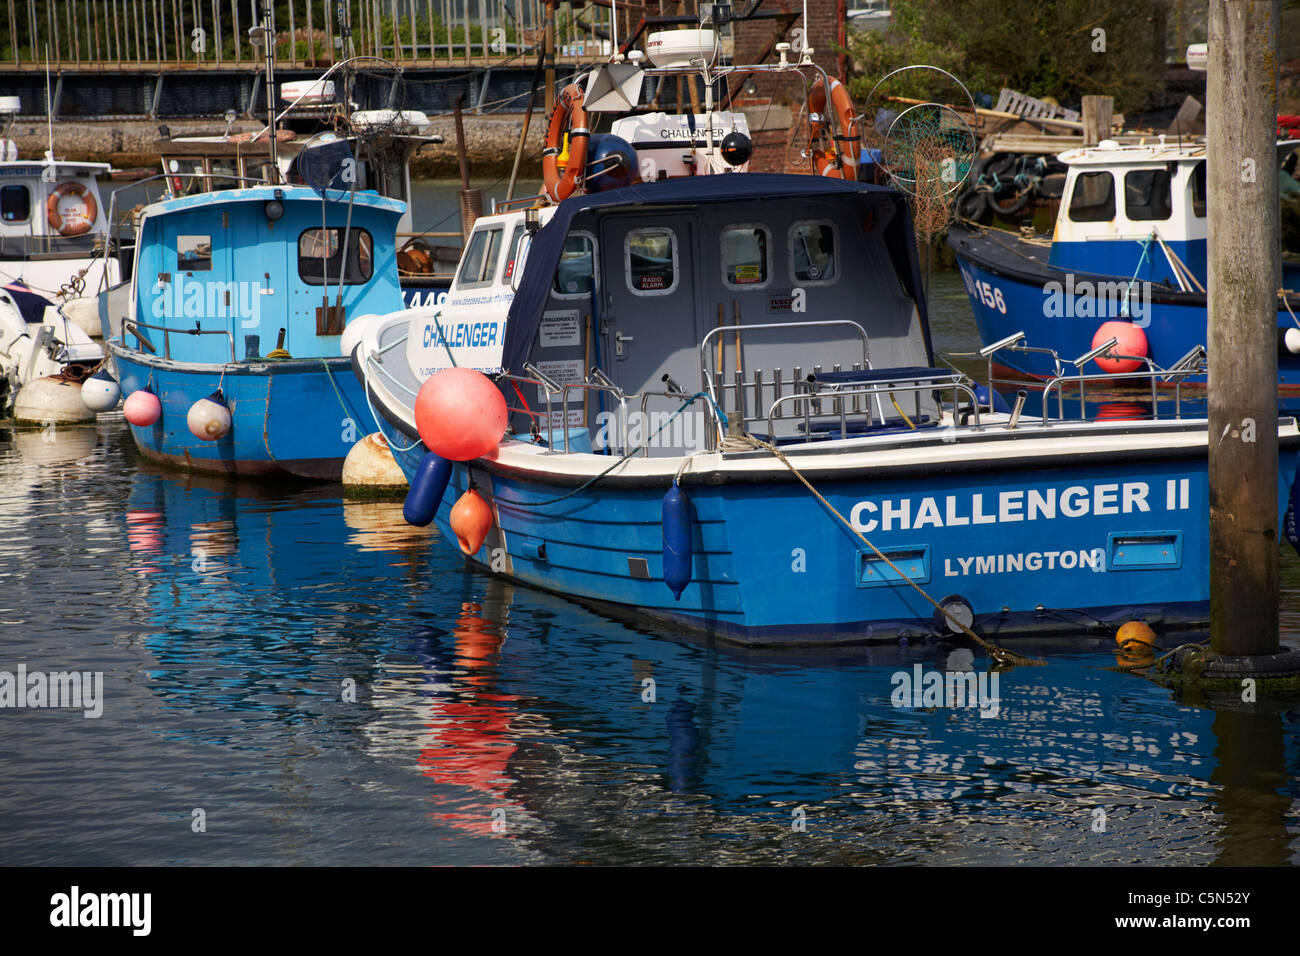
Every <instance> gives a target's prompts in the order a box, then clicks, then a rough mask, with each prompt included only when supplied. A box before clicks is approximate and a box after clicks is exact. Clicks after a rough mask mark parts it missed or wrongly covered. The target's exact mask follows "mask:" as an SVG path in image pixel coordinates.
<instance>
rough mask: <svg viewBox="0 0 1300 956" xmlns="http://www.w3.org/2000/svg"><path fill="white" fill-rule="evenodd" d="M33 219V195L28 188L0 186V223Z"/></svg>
mask: <svg viewBox="0 0 1300 956" xmlns="http://www.w3.org/2000/svg"><path fill="white" fill-rule="evenodd" d="M31 218H32V194H31V192H30V190H28V188H27V187H26V186H0V222H26V221H27V220H28V219H31Z"/></svg>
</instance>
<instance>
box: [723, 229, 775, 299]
mask: <svg viewBox="0 0 1300 956" xmlns="http://www.w3.org/2000/svg"><path fill="white" fill-rule="evenodd" d="M730 229H737V230H739V229H760V230H762V232H763V280H762V281H761V282H732V281H731V280H730V279H729V278H728V269H727V257H726V247H727V231H728V230H730ZM772 236H773V233H772V229H771V227H770V226H768V225H767V223H764V222H729V223H726V224H725V225H723V226H722V228H720V229H719V230H718V262H719V265H720V266H721V268H722V285H723V288H726V289H731V290H733V291H736V292H744V291H745V290H747V289H766V288H767V287H768V286H769V285H771V284H772V275H773V273H774V272H775V271H776V269H775V263H774V262H773V258H774V257H773V255H772Z"/></svg>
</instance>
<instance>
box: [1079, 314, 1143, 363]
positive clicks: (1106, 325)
mask: <svg viewBox="0 0 1300 956" xmlns="http://www.w3.org/2000/svg"><path fill="white" fill-rule="evenodd" d="M1110 338H1114V339H1118V342H1117V343H1116V345H1115V347H1114V348H1113V349H1111V351H1112V352H1113V353H1114V354H1116V355H1140V356H1142V357H1143V358H1145V357H1146V356H1147V355H1148V354H1150V353H1149V352H1148V348H1149V345H1148V344H1147V334H1146V333H1145V332H1143V331H1142V330H1141V329H1140V328H1138V327H1137V326H1136V325H1134V324H1133V323H1132V322H1126V321H1124V320H1122V319H1112V320H1111V321H1110V322H1103V323H1102V324H1101V327H1100V328H1098V329H1097V332H1096V334H1095V335H1093V337H1092V347H1093V348H1096V347H1097V346H1098V345H1101V343H1102V342H1105V341H1106V340H1107V339H1110ZM1093 361H1095V362H1096V363H1097V367H1098V368H1099V369H1101V370H1102V371H1103V372H1115V373H1119V372H1136V371H1137V370H1138V369H1140V368H1141V367H1142V363H1141V362H1139V361H1137V359H1114V358H1098V359H1094V360H1093Z"/></svg>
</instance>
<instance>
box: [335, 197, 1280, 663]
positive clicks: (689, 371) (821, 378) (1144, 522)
mask: <svg viewBox="0 0 1300 956" xmlns="http://www.w3.org/2000/svg"><path fill="white" fill-rule="evenodd" d="M541 212H542V213H549V215H547V216H545V225H543V226H541V227H540V228H539V229H538V231H537V233H536V236H535V238H533V239H532V241H531V242H530V243H529V245H528V248H527V250H526V260H525V263H524V266H523V268H522V275H521V276H520V277H519V278H518V280H517V282H516V283H515V284H516V285H517V286H518V289H517V292H516V293H515V294H514V295H513V297H512V298H511V299H510V301H509V305H508V307H507V308H508V313H507V314H506V315H504V316H503V315H502V314H501V311H504V309H502V310H501V311H498V312H497V313H496V315H493V313H492V312H491V310H490V308H488V307H484V308H483V309H482V310H481V312H480V313H479V314H478V316H477V318H473V317H467V318H461V317H459V316H457V315H452V314H449V313H451V312H452V310H451V309H450V308H449V309H445V310H444V311H443V312H442V313H441V314H438V313H433V312H428V313H426V314H424V315H423V316H420V315H415V316H412V315H409V314H402V315H399V316H395V317H390V318H389V319H388V320H387V321H385V320H384V319H371V320H366V321H365V322H364V323H363V328H361V329H359V330H358V332H361V333H362V334H361V336H360V339H359V342H358V344H357V346H356V354H355V358H354V365H355V366H356V367H357V369H358V370H359V371H360V373H361V377H362V378H363V379H364V380H365V381H366V382H367V384H368V388H369V390H370V395H371V397H372V399H373V401H374V403H375V406H376V408H377V410H378V412H379V415H380V419H381V421H380V425H381V428H382V429H383V430H384V432H385V434H386V435H387V436H388V438H389V442H390V445H392V447H393V448H394V451H395V453H396V455H397V458H398V461H399V463H400V464H401V466H402V468H403V469H404V471H405V472H406V473H407V475H408V477H409V478H410V479H411V480H412V482H413V489H412V494H413V495H415V494H416V493H417V492H420V491H423V490H425V489H426V488H427V487H428V486H429V481H428V475H429V474H432V473H433V472H434V470H436V469H435V466H436V464H437V463H436V461H435V462H434V464H433V465H430V464H427V463H428V462H429V460H430V459H429V455H430V452H429V451H428V448H427V446H426V445H425V444H424V442H423V441H422V440H421V438H420V432H421V429H420V427H419V426H420V423H419V422H418V421H417V415H416V411H415V398H416V396H417V394H418V393H419V390H420V388H421V387H422V383H423V382H424V381H425V380H426V379H428V378H429V377H430V376H431V375H433V374H434V373H435V372H437V371H438V370H439V369H445V368H448V367H449V366H451V365H452V364H453V363H455V364H457V365H468V366H471V367H478V368H481V369H486V370H488V371H494V370H495V377H496V381H497V382H498V383H499V384H500V386H501V388H502V390H503V391H504V394H505V395H506V397H507V398H508V400H509V405H510V412H511V431H510V432H509V433H508V434H507V436H506V438H505V439H504V440H503V441H502V442H501V443H500V446H499V447H498V448H497V449H496V450H495V451H494V452H493V453H492V454H490V455H488V456H486V457H482V458H479V459H477V460H474V461H470V462H466V463H462V464H456V465H455V466H454V467H453V468H451V469H450V475H449V478H448V481H447V484H446V486H445V491H443V490H442V489H441V488H437V487H436V486H435V490H436V491H437V500H436V517H435V520H436V521H437V523H438V525H439V527H440V528H441V529H442V530H443V532H444V535H445V536H446V537H447V538H448V540H453V541H454V540H456V534H455V533H454V532H455V529H454V528H453V523H452V517H451V510H452V507H453V505H454V504H455V503H456V502H457V501H458V500H459V499H460V498H461V497H462V496H465V495H466V494H467V493H468V492H470V490H471V485H472V486H473V487H474V489H475V494H477V495H479V496H481V497H482V498H483V499H484V501H485V502H486V503H487V504H488V506H489V508H490V515H491V521H490V528H489V530H488V533H487V535H486V537H485V538H484V539H483V541H482V542H481V544H478V545H475V546H472V547H471V548H470V555H469V556H470V558H471V560H473V561H475V562H476V563H479V564H481V565H483V566H484V567H485V568H488V569H489V570H491V571H493V572H495V573H497V574H501V575H504V576H507V577H510V578H513V579H515V580H518V581H522V582H524V583H527V584H530V585H533V586H536V587H540V588H545V589H548V590H552V591H556V592H559V593H561V594H564V595H566V596H568V597H571V598H574V599H577V600H580V601H583V602H585V603H588V604H591V605H596V606H599V607H601V608H604V609H606V610H609V611H614V612H621V613H623V614H626V615H630V616H634V617H636V618H638V619H643V620H653V621H658V622H662V623H665V624H668V625H673V626H681V627H683V628H686V629H690V630H695V631H704V632H708V633H710V634H715V635H718V636H721V637H723V638H726V639H730V640H733V641H737V642H740V643H745V644H762V643H800V642H819V643H851V642H861V641H876V640H896V639H898V638H899V637H901V636H921V635H927V634H933V633H944V632H946V630H947V629H949V628H950V627H951V626H952V618H955V619H956V620H958V621H961V622H964V623H966V624H967V625H969V626H973V627H974V628H975V629H976V630H978V631H979V632H981V633H984V634H1007V633H1015V632H1030V633H1035V634H1042V633H1044V632H1048V631H1052V630H1077V629H1080V628H1083V627H1095V626H1104V625H1110V626H1115V625H1117V624H1119V623H1122V622H1124V621H1127V620H1131V619H1142V620H1145V621H1147V622H1148V623H1150V624H1153V625H1157V626H1164V627H1180V626H1192V625H1197V624H1201V623H1204V622H1205V621H1206V620H1207V619H1208V598H1209V580H1208V571H1207V569H1208V558H1209V551H1208V549H1209V540H1208V527H1207V522H1206V519H1205V515H1206V513H1207V508H1208V501H1207V468H1206V449H1207V443H1206V423H1205V420H1204V419H1203V418H1189V417H1187V416H1185V415H1181V414H1177V413H1174V412H1167V417H1161V418H1157V419H1153V420H1146V421H1114V420H1104V419H1097V418H1092V419H1089V418H1087V417H1084V416H1083V415H1078V414H1076V413H1075V412H1074V407H1075V406H1074V402H1073V401H1072V400H1071V401H1070V402H1068V403H1064V405H1065V407H1064V409H1063V413H1060V414H1057V413H1056V411H1057V407H1058V402H1057V401H1054V400H1052V399H1056V400H1059V399H1062V398H1063V397H1065V396H1067V395H1068V396H1069V397H1070V398H1071V399H1073V398H1074V397H1075V395H1076V394H1077V393H1083V394H1084V395H1086V394H1087V389H1088V387H1089V386H1091V385H1092V384H1093V383H1095V382H1096V381H1097V378H1098V376H1096V375H1091V376H1090V375H1086V374H1082V373H1080V374H1076V375H1062V376H1060V377H1059V378H1056V379H1054V380H1053V382H1052V383H1051V385H1050V388H1049V392H1048V398H1049V401H1047V402H1046V403H1045V406H1046V408H1047V409H1048V414H1047V415H1045V416H1043V417H1041V418H1038V417H1036V418H1035V419H1034V420H1032V421H1031V420H1029V419H1027V418H1025V417H1023V416H1022V414H1021V412H1020V409H1019V408H1012V409H1010V411H1003V412H999V411H994V410H993V409H992V408H991V407H990V406H988V405H987V404H983V403H982V402H981V401H980V398H979V397H977V395H976V386H975V383H974V382H973V381H970V380H969V379H967V378H966V377H965V376H963V375H960V374H958V373H954V372H953V371H951V370H948V369H940V368H936V367H934V363H933V361H932V358H931V356H932V354H933V352H932V346H931V343H930V338H929V333H928V327H927V322H926V313H925V301H924V296H923V293H922V291H921V289H922V287H921V283H920V278H919V275H918V272H917V268H916V263H915V260H914V257H913V253H912V249H913V248H914V247H913V245H912V233H911V227H910V223H909V218H908V213H907V210H906V206H905V203H904V202H903V200H902V197H901V196H899V195H898V194H897V193H895V192H893V191H891V190H888V189H885V188H882V187H876V186H871V185H867V184H857V183H843V182H833V181H829V180H825V179H821V178H815V177H787V176H769V175H757V174H751V175H747V176H731V177H724V178H722V179H720V180H717V179H714V180H702V179H699V178H693V179H686V180H675V181H668V182H659V183H650V184H642V185H634V186H629V187H625V188H622V189H617V190H612V191H609V192H604V193H597V194H590V195H585V196H578V197H573V198H570V199H568V200H566V201H564V202H563V203H561V204H559V205H558V206H555V207H547V208H546V209H543V210H541ZM538 218H539V219H541V218H543V217H541V216H539V217H538ZM527 229H528V225H527V223H526V222H525V221H524V216H523V215H522V214H520V215H514V216H512V215H509V214H503V215H501V216H488V217H484V219H483V220H480V222H479V224H478V225H477V226H476V228H475V232H474V234H473V235H471V237H470V245H469V250H470V255H469V256H467V259H466V262H465V264H464V265H463V266H462V273H461V274H460V275H459V276H458V277H457V280H456V283H454V284H453V287H452V290H451V293H450V296H449V301H450V302H452V303H455V302H457V301H458V300H459V299H461V297H468V296H469V294H470V291H471V290H469V289H464V288H462V287H461V285H460V284H461V283H462V280H463V279H465V278H466V277H467V276H476V277H478V278H479V279H480V280H481V279H482V277H483V276H484V271H483V268H484V267H483V263H482V262H481V261H478V262H477V266H476V260H475V259H473V258H472V254H473V251H474V250H475V248H479V249H480V250H482V249H485V248H487V247H489V246H491V245H493V244H494V243H505V242H506V241H507V240H508V239H509V237H511V236H512V235H519V236H526V235H527ZM737 229H744V230H746V231H747V232H748V233H749V235H751V236H753V235H758V236H761V237H762V238H761V241H758V242H756V243H753V244H751V245H750V246H749V247H747V248H748V251H750V252H751V253H752V251H753V250H754V249H756V248H759V247H766V248H765V249H763V251H762V255H761V256H760V258H759V259H758V260H757V261H756V262H755V261H750V260H749V259H747V257H746V255H745V250H740V251H736V252H734V253H733V252H732V251H731V248H732V247H731V246H730V245H729V244H728V243H727V241H726V239H725V237H728V236H730V235H732V234H733V231H734V230H737ZM493 233H496V238H492V234H493ZM643 241H647V242H648V241H654V242H655V243H656V244H657V245H658V247H659V250H660V251H662V250H663V248H664V244H666V245H667V247H668V250H669V252H670V253H671V254H670V255H668V256H665V257H661V258H663V259H664V262H663V263H660V264H658V265H655V266H647V267H645V268H646V270H648V271H644V272H642V271H636V270H629V269H627V263H628V262H629V261H630V260H631V249H632V247H634V246H635V245H636V244H637V243H639V242H643ZM507 248H508V247H507ZM620 253H622V254H621V255H620ZM733 255H734V256H736V257H738V258H734V259H733V258H730V257H732V256H733ZM517 256H518V253H512V254H510V255H506V254H502V255H501V256H500V257H499V259H498V261H497V262H496V263H495V264H494V268H495V269H496V270H497V272H496V274H495V276H493V275H491V274H489V276H488V279H487V281H486V286H487V287H486V288H485V289H484V290H482V291H480V292H477V293H476V294H475V295H474V297H475V298H481V299H482V300H483V301H485V302H490V301H492V300H494V299H496V300H498V301H499V300H500V299H503V298H506V296H507V294H508V291H509V289H510V283H511V281H512V280H511V279H504V276H505V274H506V273H507V272H509V271H512V269H513V268H514V267H513V266H510V267H506V266H505V264H506V263H513V262H515V261H516V257H517ZM566 259H567V260H568V262H567V266H566V265H565V263H566ZM583 261H585V262H587V263H588V264H589V268H590V271H588V273H587V275H586V279H585V282H577V283H576V285H577V291H576V292H575V293H573V294H572V295H567V296H566V293H565V292H561V291H558V289H559V287H558V286H557V282H556V277H557V276H559V275H572V272H573V269H574V266H575V264H576V263H579V262H583ZM848 263H856V264H857V265H856V267H855V268H849V267H848V266H847V264H848ZM818 264H820V265H818ZM750 267H755V268H757V270H758V273H757V274H758V275H759V276H760V277H761V281H760V282H755V283H753V286H754V287H752V288H745V287H744V286H743V285H739V284H737V283H735V282H734V281H732V279H734V277H735V276H737V275H746V274H748V273H747V272H746V271H745V270H746V269H747V268H750ZM814 268H817V270H818V275H817V277H816V278H811V277H810V275H811V272H812V270H813V269H814ZM474 284H475V283H474V282H472V281H471V282H466V283H465V285H466V286H473V285H474ZM593 286H594V287H595V288H596V290H597V291H596V294H595V296H594V297H593V296H592V295H591V294H590V291H589V290H590V289H591V288H592V287H593ZM584 287H585V288H586V289H587V290H588V291H587V292H586V293H585V294H583V291H582V290H583V288H584ZM652 290H653V291H654V292H655V293H657V294H654V295H646V293H647V292H650V291H652ZM724 298H725V303H726V304H725V308H724V309H716V307H715V306H716V303H718V302H719V300H723V299H724ZM796 303H799V304H801V305H802V306H803V311H799V310H798V309H797V308H796ZM720 312H725V313H726V321H725V322H722V323H719V324H717V325H715V324H714V319H715V313H720ZM737 317H738V318H739V319H740V321H736V320H735V319H736V318H737ZM737 337H739V338H737ZM494 339H495V343H496V344H494ZM737 341H739V346H740V347H739V349H737V348H736V343H737ZM475 343H478V344H475ZM1011 344H1012V345H1014V344H1016V343H1011ZM1112 347H1113V346H1112ZM476 353H477V354H476ZM990 354H991V356H992V355H996V354H997V353H990ZM1203 371H1204V362H1203V361H1202V360H1201V359H1200V357H1195V358H1194V359H1193V360H1191V361H1188V362H1186V363H1184V364H1183V365H1182V366H1180V367H1178V368H1175V369H1170V370H1163V369H1162V370H1159V372H1158V373H1156V372H1150V371H1141V372H1135V373H1129V376H1130V377H1131V378H1133V379H1135V380H1136V379H1141V380H1142V381H1143V383H1144V384H1145V385H1150V386H1154V385H1157V384H1167V385H1170V386H1171V387H1174V388H1177V387H1178V386H1179V383H1180V382H1182V381H1185V380H1187V379H1188V378H1190V377H1192V376H1193V375H1195V374H1200V373H1203ZM696 382H699V383H700V384H699V385H698V386H696V385H695V383H696ZM676 383H691V387H692V388H697V387H698V392H697V393H695V394H692V393H691V392H689V391H686V390H685V389H682V388H681V387H680V386H678V385H677V384H676ZM980 394H981V396H982V395H984V394H986V393H983V392H981V393H980ZM945 396H946V397H945ZM1152 407H1153V409H1156V410H1159V408H1160V405H1158V404H1155V403H1153V405H1152ZM1278 437H1279V440H1280V441H1281V443H1282V447H1283V454H1282V469H1281V471H1280V473H1279V477H1278V480H1279V486H1280V488H1282V489H1288V488H1289V487H1290V484H1291V481H1292V479H1293V472H1294V463H1293V462H1294V457H1295V456H1294V454H1292V453H1290V451H1293V450H1294V449H1295V448H1297V447H1300V432H1297V429H1296V425H1295V423H1294V421H1291V420H1287V421H1284V422H1283V423H1282V424H1281V425H1280V426H1279V435H1278ZM435 457H436V456H435ZM800 476H802V478H803V479H806V480H807V482H808V483H809V485H811V487H812V488H815V489H816V491H817V492H818V493H819V494H820V495H821V496H822V497H821V498H819V497H818V496H817V495H814V494H813V493H812V492H811V489H810V488H809V487H806V486H805V485H804V484H803V483H802V481H801V477H800ZM1285 497H1286V495H1285V494H1284V495H1282V500H1285ZM832 509H833V510H832ZM922 592H924V594H923V593H922ZM925 595H930V596H931V597H932V598H933V599H934V600H935V601H936V602H937V603H939V604H941V605H942V606H943V608H944V611H942V612H940V611H938V610H937V609H936V607H935V606H934V605H932V604H931V603H930V601H929V599H928V598H927V597H926V596H925Z"/></svg>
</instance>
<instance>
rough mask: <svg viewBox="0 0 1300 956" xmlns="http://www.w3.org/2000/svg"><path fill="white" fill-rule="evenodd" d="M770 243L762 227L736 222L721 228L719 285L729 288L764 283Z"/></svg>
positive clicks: (765, 230)
mask: <svg viewBox="0 0 1300 956" xmlns="http://www.w3.org/2000/svg"><path fill="white" fill-rule="evenodd" d="M771 245H772V244H771V241H770V238H769V233H768V231H767V227H766V226H759V225H754V224H752V223H738V224H736V225H734V226H727V227H725V228H724V229H723V230H722V281H723V284H725V285H726V286H727V287H728V288H732V289H745V288H755V287H761V286H765V285H767V279H768V272H769V268H768V250H769V249H770V248H771Z"/></svg>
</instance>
